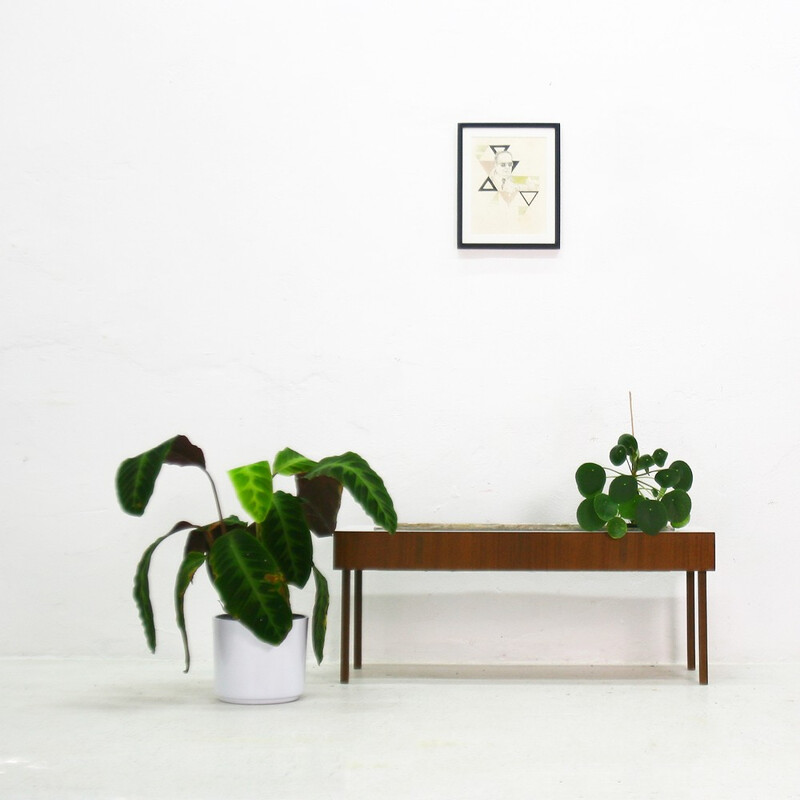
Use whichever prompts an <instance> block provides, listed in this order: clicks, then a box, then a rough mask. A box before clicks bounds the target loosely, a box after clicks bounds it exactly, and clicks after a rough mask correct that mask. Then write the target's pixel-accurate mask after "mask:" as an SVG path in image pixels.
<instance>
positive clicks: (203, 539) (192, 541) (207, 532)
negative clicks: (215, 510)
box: [183, 516, 247, 555]
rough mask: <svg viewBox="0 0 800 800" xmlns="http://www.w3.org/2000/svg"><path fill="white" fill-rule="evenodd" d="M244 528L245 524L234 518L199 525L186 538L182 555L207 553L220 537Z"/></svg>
mask: <svg viewBox="0 0 800 800" xmlns="http://www.w3.org/2000/svg"><path fill="white" fill-rule="evenodd" d="M246 527H247V523H246V522H242V520H240V519H239V517H236V516H230V517H225V519H224V520H223V521H222V522H220V521H219V520H217V521H216V522H212V523H211V524H210V525H200V526H199V527H197V528H195V529H194V530H193V531H192V532H191V533H190V534H189V535H188V536H187V537H186V544H185V545H184V548H183V552H184V555H185V554H187V553H191V552H198V553H207V552H208V551H209V550H210V549H211V545H212V544H214V542H215V541H216V540H217V539H218V538H219V537H220V536H222V535H223V534H225V533H227V532H228V531H232V530H234V529H236V528H246Z"/></svg>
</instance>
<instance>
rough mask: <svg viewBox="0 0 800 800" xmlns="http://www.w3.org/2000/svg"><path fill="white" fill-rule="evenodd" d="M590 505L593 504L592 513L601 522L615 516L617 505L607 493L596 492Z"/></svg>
mask: <svg viewBox="0 0 800 800" xmlns="http://www.w3.org/2000/svg"><path fill="white" fill-rule="evenodd" d="M592 505H593V506H594V513H595V514H597V516H598V517H600V519H601V520H603V522H606V521H607V520H610V519H611V518H612V517H616V516H617V510H618V509H619V505H618V504H617V503H615V502H614V501H613V500H612V499H611V498H610V497H609V496H608V495H607V494H603V493H600V494H596V495H595V496H594V497H593V498H592Z"/></svg>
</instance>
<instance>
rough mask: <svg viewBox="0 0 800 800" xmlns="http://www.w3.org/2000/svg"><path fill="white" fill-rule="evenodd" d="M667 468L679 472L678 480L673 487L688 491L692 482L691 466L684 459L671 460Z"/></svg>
mask: <svg viewBox="0 0 800 800" xmlns="http://www.w3.org/2000/svg"><path fill="white" fill-rule="evenodd" d="M669 468H670V469H672V470H677V471H678V472H679V473H680V480H679V481H678V482H677V483H676V484H675V488H676V489H683V491H684V492H688V491H689V489H691V488H692V483H694V475H693V474H692V469H691V467H690V466H689V465H688V464H687V463H686V462H685V461H673V462H672V463H671V464H670V465H669Z"/></svg>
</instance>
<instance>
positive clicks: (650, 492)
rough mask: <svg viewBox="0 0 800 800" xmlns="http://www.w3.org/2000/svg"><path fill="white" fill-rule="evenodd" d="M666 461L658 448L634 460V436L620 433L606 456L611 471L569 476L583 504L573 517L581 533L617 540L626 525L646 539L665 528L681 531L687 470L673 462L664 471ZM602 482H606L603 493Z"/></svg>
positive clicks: (595, 468)
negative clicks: (599, 532) (602, 533)
mask: <svg viewBox="0 0 800 800" xmlns="http://www.w3.org/2000/svg"><path fill="white" fill-rule="evenodd" d="M667 458H668V453H667V451H666V450H662V449H661V448H659V449H657V450H654V451H653V453H652V455H651V454H649V453H646V454H640V453H639V444H638V442H637V441H636V439H635V438H634V436H633V435H632V434H629V433H623V434H622V436H620V437H619V439H618V440H617V444H616V445H614V447H612V448H611V452H610V453H609V459H610V461H611V464H612V465H613V467H602V466H601V465H600V464H595V463H592V462H589V463H586V464H581V465H580V467H578V470H577V472H576V473H575V482H576V483H577V484H578V491H579V492H580V493H581V495H583V497H584V498H585V499H584V500H583V501H582V502H581V504H580V505H579V506H578V513H577V516H578V524H579V525H580V526H581V528H583V529H584V530H587V531H597V530H602V529H605V530H606V531H607V532H608V535H609V536H611V537H613V538H614V539H620V538H622V537H623V536H624V535H625V534H626V533H627V531H628V523H631V524H632V525H636V526H638V527H639V528H641V530H643V531H644V532H645V533H649V534H656V533H658V532H659V531H662V530H664V528H666V527H667V525H669V524H672V526H673V527H675V528H682V527H684V526H685V525H687V524H688V522H689V517H690V514H691V511H692V500H691V498H690V497H689V489H691V488H692V481H693V476H692V470H691V468H690V467H689V465H688V464H687V463H686V462H685V461H673V462H672V463H670V465H669V466H668V467H667V466H666V463H667ZM617 467H626V468H627V471H622V470H620V469H617ZM606 481H610V482H609V484H608V491H606Z"/></svg>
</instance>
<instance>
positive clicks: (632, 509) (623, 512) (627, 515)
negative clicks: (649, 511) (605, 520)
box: [619, 494, 639, 520]
mask: <svg viewBox="0 0 800 800" xmlns="http://www.w3.org/2000/svg"><path fill="white" fill-rule="evenodd" d="M638 500H639V495H638V494H637V495H636V497H634V498H633V499H632V500H627V501H625V502H624V503H620V504H619V515H620V516H621V517H622V518H623V519H627V520H631V519H633V515H634V514H635V513H636V503H637V502H638Z"/></svg>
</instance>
